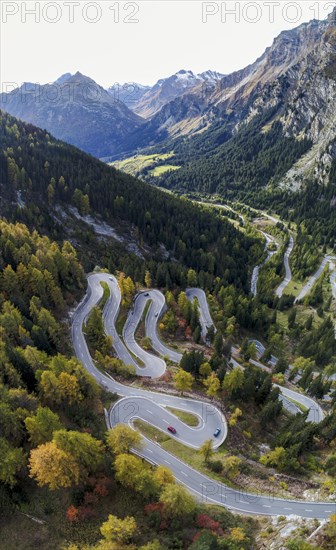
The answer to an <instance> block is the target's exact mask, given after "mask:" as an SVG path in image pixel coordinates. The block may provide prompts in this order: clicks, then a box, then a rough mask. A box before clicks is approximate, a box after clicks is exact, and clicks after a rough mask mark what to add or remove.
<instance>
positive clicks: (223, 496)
mask: <svg viewBox="0 0 336 550" xmlns="http://www.w3.org/2000/svg"><path fill="white" fill-rule="evenodd" d="M102 281H105V282H106V283H107V284H108V286H109V288H110V293H111V294H110V298H109V299H108V300H107V302H106V305H105V308H104V325H105V330H106V332H107V333H108V334H110V335H111V336H112V338H113V344H114V347H115V350H116V353H117V354H118V356H119V357H120V358H121V359H122V360H123V361H125V362H126V363H128V362H130V361H134V358H133V357H132V355H131V354H130V353H129V351H128V349H127V347H126V345H125V343H124V341H123V340H122V339H121V337H120V336H119V335H118V333H117V330H116V328H115V321H116V318H117V315H118V311H119V306H120V299H121V297H120V290H119V288H118V284H117V281H116V279H115V278H114V277H113V276H111V275H108V274H104V273H99V274H98V273H97V274H93V275H90V276H89V278H88V291H87V294H86V296H85V298H84V299H83V301H82V302H81V303H80V304H79V306H78V308H77V310H76V311H75V313H74V315H73V319H72V339H73V346H74V350H75V353H76V355H77V357H78V359H79V360H80V361H81V362H82V364H83V365H84V367H85V368H86V370H87V371H88V372H89V373H90V374H91V375H92V376H93V377H94V378H95V379H96V380H97V382H98V383H99V384H100V385H102V386H103V387H104V388H105V389H106V390H109V391H111V392H113V393H117V394H118V395H120V396H123V399H120V400H119V401H117V403H116V404H115V405H114V406H113V407H112V409H111V410H110V412H109V414H108V417H107V423H108V425H109V426H110V427H112V426H114V425H116V424H117V423H119V422H123V423H127V424H130V425H132V423H133V421H134V420H135V419H136V418H140V419H141V420H143V421H145V422H147V423H149V424H150V425H152V426H155V427H156V428H158V429H159V430H162V431H164V432H165V433H168V432H167V431H166V430H167V425H168V424H172V425H174V427H175V428H176V430H177V433H176V435H173V434H170V435H171V437H175V438H176V439H177V440H178V441H180V442H181V443H184V444H185V445H189V446H190V447H192V448H195V449H196V448H198V447H199V446H200V445H201V444H202V442H204V441H205V440H207V439H209V438H211V439H212V440H213V443H214V447H215V448H217V447H218V446H219V445H220V444H221V443H222V442H223V441H224V440H225V438H226V436H227V423H226V420H225V418H224V416H223V414H222V413H221V412H220V411H219V410H218V409H217V408H216V407H214V406H212V405H211V404H209V403H206V402H202V401H197V400H191V399H185V398H183V397H176V396H171V395H168V394H164V393H156V392H150V391H146V390H141V389H138V388H135V387H132V386H126V385H124V384H120V383H119V382H116V381H115V380H114V379H112V377H110V376H109V375H107V374H104V373H102V372H100V371H99V370H98V369H97V367H96V366H95V365H94V363H93V360H92V358H91V356H90V353H89V350H88V347H87V344H86V341H85V336H84V334H83V323H84V322H85V320H86V319H87V317H88V315H89V313H90V311H91V309H92V308H93V307H94V306H95V305H96V304H98V303H99V301H100V300H101V298H102V296H103V288H102V286H101V282H102ZM188 297H189V299H194V298H197V300H198V303H199V306H200V318H201V324H202V330H203V331H205V329H206V330H207V329H208V328H209V326H211V324H212V320H211V316H210V312H209V308H208V305H207V302H206V297H205V294H204V292H203V291H201V290H198V289H189V290H188ZM150 299H151V300H152V305H151V307H152V306H154V309H153V312H154V318H155V319H157V318H158V317H159V315H160V311H157V306H158V305H159V302H158V301H156V299H155V296H153V295H151V297H150ZM204 300H205V302H204ZM143 307H144V306H143V304H141V301H140V302H139V305H138V306H136V304H135V306H134V311H133V315H136V316H138V317H139V315H140V318H141V309H142V311H143ZM136 308H139V309H136ZM156 313H158V315H157V316H156ZM135 323H136V321H134V322H133V321H130V323H129V326H130V327H132V328H131V329H130V330H131V332H130V334H129V333H128V332H126V335H128V334H129V336H130V338H131V344H132V345H133V340H132V337H131V336H132V332H133V334H134V324H135ZM148 324H150V321H148ZM126 330H127V329H125V331H126ZM124 333H125V332H124ZM134 349H137V348H134ZM166 349H168V348H166ZM148 355H150V356H151V357H155V356H153V355H151V354H148ZM156 359H157V358H156ZM147 360H148V357H147V356H146V361H147ZM135 366H136V368H137V372H138V374H140V375H141V374H142V375H143V373H146V375H148V376H152V375H155V376H157V375H158V373H157V372H156V370H155V369H157V368H161V364H159V363H158V362H156V361H153V360H152V359H151V360H150V363H149V364H147V363H146V364H145V366H144V367H140V366H139V365H138V364H137V362H136V361H135ZM166 407H173V408H176V409H180V410H185V411H188V412H190V413H193V414H194V415H196V416H197V417H198V418H199V424H198V426H196V427H190V426H187V425H186V424H185V423H184V422H182V421H181V420H179V419H178V418H177V417H176V416H175V415H174V414H172V413H171V412H169V411H168V410H167V409H166ZM216 428H220V430H221V433H220V437H219V438H216V437H214V435H213V433H214V430H215V429H216ZM142 441H143V443H142V447H141V449H134V452H135V453H137V454H139V455H140V456H143V457H144V458H145V459H146V460H148V461H149V462H151V463H152V464H162V465H164V466H168V467H169V468H170V470H171V471H172V472H173V474H174V476H175V477H176V479H177V481H179V482H180V483H182V484H183V485H185V486H186V487H187V488H188V489H189V490H190V491H191V492H192V493H194V494H195V495H196V496H198V498H199V499H200V500H202V501H203V502H211V503H216V504H220V505H222V506H225V507H226V508H229V509H231V510H235V511H238V512H247V513H251V514H261V515H292V514H295V515H298V516H302V517H308V518H318V519H324V518H327V517H329V516H330V515H331V514H334V513H335V512H336V505H335V504H334V503H330V502H325V503H324V502H305V501H294V500H285V499H280V498H276V496H275V495H268V496H264V495H261V494H249V493H246V492H244V491H237V490H234V489H231V488H229V487H226V486H225V485H223V484H222V483H219V482H217V481H214V480H213V479H211V478H209V477H207V476H205V475H203V474H201V473H199V472H197V471H196V470H194V469H193V468H191V467H190V466H188V465H187V464H185V463H183V462H182V461H180V460H179V459H178V458H176V457H174V456H173V455H171V454H170V453H168V452H167V451H165V450H163V449H162V448H161V447H160V446H159V445H158V444H156V443H154V442H153V441H150V440H148V439H147V438H143V439H142Z"/></svg>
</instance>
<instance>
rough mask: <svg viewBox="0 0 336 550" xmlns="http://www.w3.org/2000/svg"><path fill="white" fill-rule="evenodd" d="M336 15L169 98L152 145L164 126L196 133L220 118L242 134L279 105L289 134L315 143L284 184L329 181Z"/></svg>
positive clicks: (335, 125)
mask: <svg viewBox="0 0 336 550" xmlns="http://www.w3.org/2000/svg"><path fill="white" fill-rule="evenodd" d="M335 17H336V9H335V10H334V12H333V13H332V14H331V15H330V16H329V18H328V20H326V21H311V22H309V23H305V24H303V25H300V26H299V27H297V28H296V29H293V30H290V31H285V32H282V33H281V34H280V35H279V36H278V37H277V38H276V39H275V40H274V42H273V44H272V45H271V46H270V47H269V48H267V50H266V51H265V52H264V54H263V55H262V56H261V57H260V58H259V59H257V60H256V62H255V63H253V64H251V65H249V66H248V67H246V68H244V69H242V70H240V71H237V72H235V73H233V74H231V75H227V76H224V77H223V78H222V79H220V80H219V81H218V82H217V83H216V84H215V85H214V86H213V87H212V88H211V87H208V88H205V87H204V86H201V85H197V86H195V87H194V88H192V89H191V90H189V91H188V93H185V94H184V95H183V96H182V97H177V98H175V100H174V101H172V102H168V103H166V104H165V105H164V106H163V107H162V108H161V110H160V111H159V112H158V113H157V114H156V115H155V116H154V117H153V118H152V120H151V129H152V133H151V143H153V142H155V132H157V134H158V135H159V134H161V135H162V133H161V131H162V129H163V128H164V129H165V131H166V133H165V138H166V136H167V135H168V136H171V137H176V136H178V135H182V136H183V135H188V136H190V135H193V134H195V133H199V132H200V131H203V130H204V129H205V128H209V127H210V131H211V125H212V123H214V122H215V123H216V125H217V126H218V124H221V123H222V124H223V126H224V125H225V127H226V128H227V127H229V128H231V131H232V133H237V132H239V130H240V128H241V127H242V126H243V125H246V124H247V123H248V122H250V121H251V120H253V119H254V118H255V117H256V116H257V115H262V114H263V113H266V112H267V111H268V110H270V109H272V111H274V112H275V115H274V119H273V120H280V121H281V123H282V127H283V133H284V135H285V136H291V137H295V138H296V139H298V140H300V139H303V138H307V139H309V140H311V141H312V142H313V147H312V149H311V150H310V151H309V152H308V153H307V155H305V156H304V157H303V158H302V159H300V161H299V162H298V163H297V165H295V166H293V168H292V169H291V170H290V172H289V173H288V174H287V176H286V177H285V179H284V181H283V183H282V184H283V185H285V186H288V187H291V188H293V189H297V188H298V187H299V185H300V183H301V181H302V180H303V179H304V178H307V177H312V176H314V177H317V178H318V179H319V181H321V182H323V181H325V180H326V179H327V178H328V173H329V168H330V165H331V162H332V160H333V158H334V157H335V149H336V145H335V137H336V97H335V92H336V28H335ZM265 131H267V128H265Z"/></svg>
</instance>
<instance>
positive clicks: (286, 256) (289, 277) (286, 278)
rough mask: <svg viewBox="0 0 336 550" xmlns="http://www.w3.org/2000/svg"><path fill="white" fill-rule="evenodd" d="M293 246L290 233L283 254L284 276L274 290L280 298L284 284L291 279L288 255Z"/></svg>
mask: <svg viewBox="0 0 336 550" xmlns="http://www.w3.org/2000/svg"><path fill="white" fill-rule="evenodd" d="M293 248H294V239H293V237H292V235H290V237H289V245H288V248H287V250H286V252H285V255H284V264H285V271H286V274H285V278H284V280H283V281H282V283H281V285H279V286H278V288H277V289H276V291H275V293H276V295H277V296H278V297H279V298H281V296H282V294H283V291H284V290H285V288H286V286H287V285H288V284H289V283H290V282H291V280H292V272H291V268H290V265H289V257H290V255H291V253H292V251H293Z"/></svg>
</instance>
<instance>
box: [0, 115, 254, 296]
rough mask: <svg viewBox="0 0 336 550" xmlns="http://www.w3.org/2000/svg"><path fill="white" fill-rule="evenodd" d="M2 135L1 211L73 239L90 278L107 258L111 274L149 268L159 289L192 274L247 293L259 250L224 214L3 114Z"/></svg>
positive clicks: (3, 213) (55, 234) (12, 218)
mask: <svg viewBox="0 0 336 550" xmlns="http://www.w3.org/2000/svg"><path fill="white" fill-rule="evenodd" d="M0 135H1V145H2V147H1V150H0V175H1V178H0V181H1V202H0V212H1V213H2V215H5V216H6V217H7V218H9V219H11V220H14V221H15V220H20V221H23V222H25V223H27V224H28V225H29V226H30V227H32V228H37V229H38V230H40V231H42V232H46V231H47V232H48V233H49V234H50V235H51V236H53V237H54V238H58V239H62V238H64V237H66V238H70V239H71V240H72V242H74V243H76V246H77V247H78V249H79V250H80V251H81V254H82V257H83V260H84V265H85V268H86V270H87V271H89V270H90V269H92V267H94V265H95V264H96V263H98V262H100V261H101V260H102V258H103V259H104V258H106V257H107V258H108V260H107V261H108V266H109V267H110V269H112V270H115V269H116V268H118V269H121V268H122V269H123V270H126V271H130V272H131V273H132V274H134V272H137V274H138V275H139V279H143V276H144V273H145V270H146V266H147V267H148V266H149V265H150V266H151V271H152V272H155V273H157V278H158V280H159V281H161V284H160V285H159V286H161V285H162V286H163V285H164V284H165V282H166V280H167V281H168V280H169V281H170V284H176V283H180V282H181V278H182V280H184V279H185V277H186V272H187V269H188V268H193V269H195V270H196V271H197V272H198V273H199V274H200V277H201V278H202V281H203V284H204V286H205V287H211V286H212V285H213V281H214V278H215V277H220V278H223V280H225V281H226V282H229V283H233V284H235V285H236V286H237V287H241V288H243V289H245V290H246V291H247V290H248V276H249V270H250V268H251V266H252V265H253V263H254V262H255V260H256V258H255V254H256V255H257V256H258V254H260V252H261V251H260V250H259V249H258V247H257V248H256V247H253V244H255V241H254V240H253V239H252V238H251V237H249V236H246V235H245V234H243V233H242V232H240V231H239V230H237V229H236V228H234V227H233V226H232V224H230V223H229V222H228V221H227V220H225V219H223V217H222V216H220V215H219V214H214V213H212V212H211V211H209V210H206V209H205V208H202V207H198V206H196V205H194V204H193V203H192V202H190V201H188V200H185V199H184V200H181V199H179V198H177V197H174V196H172V195H170V194H167V193H164V192H162V191H159V190H157V189H156V188H154V187H152V186H150V185H148V184H146V183H143V182H141V181H139V180H136V179H134V178H132V177H131V176H127V175H126V174H123V173H121V172H118V171H117V170H116V169H114V168H112V167H109V166H107V165H105V164H103V163H102V162H100V161H98V160H96V159H94V158H93V157H90V156H88V155H86V154H85V153H83V152H81V151H79V150H78V149H75V148H74V147H71V146H69V145H67V144H65V143H63V142H60V141H56V140H55V139H53V138H52V137H51V136H50V135H49V134H48V133H46V132H45V131H42V130H40V129H38V128H36V127H34V126H31V125H27V124H24V123H22V122H20V121H18V120H16V119H14V118H13V117H11V116H9V115H6V114H4V113H2V114H1V117H0ZM90 215H91V218H90V217H87V216H90ZM104 224H105V225H104ZM141 274H142V275H141Z"/></svg>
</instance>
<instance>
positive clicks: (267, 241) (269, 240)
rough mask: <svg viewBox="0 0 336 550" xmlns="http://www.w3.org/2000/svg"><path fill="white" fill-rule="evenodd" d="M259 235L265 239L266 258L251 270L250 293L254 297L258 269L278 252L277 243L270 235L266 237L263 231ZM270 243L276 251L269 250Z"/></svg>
mask: <svg viewBox="0 0 336 550" xmlns="http://www.w3.org/2000/svg"><path fill="white" fill-rule="evenodd" d="M261 233H262V234H263V235H264V237H265V249H264V250H265V252H267V256H266V258H265V260H264V261H263V262H262V263H261V264H259V265H256V266H255V267H254V269H253V272H252V278H251V293H252V294H253V296H256V295H257V286H258V279H259V271H260V268H261V267H262V266H263V265H266V264H267V263H268V262H269V261H270V259H271V258H272V256H274V254H276V253H277V251H278V247H279V245H278V243H277V242H276V240H275V239H274V237H272V236H271V235H268V234H267V233H265V232H264V231H261ZM271 243H274V244H275V245H276V250H269V248H268V247H269V245H270V244H271Z"/></svg>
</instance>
